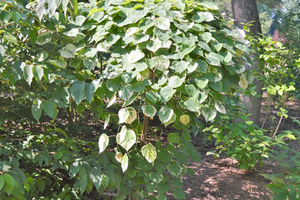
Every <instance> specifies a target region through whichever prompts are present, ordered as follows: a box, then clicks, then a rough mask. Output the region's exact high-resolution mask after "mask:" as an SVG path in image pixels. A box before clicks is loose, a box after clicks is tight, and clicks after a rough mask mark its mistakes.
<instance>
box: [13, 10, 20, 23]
mask: <svg viewBox="0 0 300 200" xmlns="http://www.w3.org/2000/svg"><path fill="white" fill-rule="evenodd" d="M11 18H12V19H13V20H14V21H15V23H16V24H17V23H18V22H19V21H20V18H21V14H20V13H19V12H18V11H14V12H13V13H12V16H11Z"/></svg>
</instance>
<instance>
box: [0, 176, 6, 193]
mask: <svg viewBox="0 0 300 200" xmlns="http://www.w3.org/2000/svg"><path fill="white" fill-rule="evenodd" d="M4 184H5V179H4V176H2V175H1V176H0V191H1V190H2V188H3V187H4Z"/></svg>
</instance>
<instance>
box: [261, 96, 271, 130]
mask: <svg viewBox="0 0 300 200" xmlns="http://www.w3.org/2000/svg"><path fill="white" fill-rule="evenodd" d="M269 98H270V101H269V105H268V109H267V113H266V116H265V119H264V122H263V124H262V125H261V128H262V129H263V128H264V126H265V123H266V121H267V118H268V115H269V113H270V108H271V104H272V95H270V97H269Z"/></svg>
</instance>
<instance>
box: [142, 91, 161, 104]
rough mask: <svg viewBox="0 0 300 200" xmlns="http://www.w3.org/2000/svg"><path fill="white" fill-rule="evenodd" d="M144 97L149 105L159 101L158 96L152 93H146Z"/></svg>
mask: <svg viewBox="0 0 300 200" xmlns="http://www.w3.org/2000/svg"><path fill="white" fill-rule="evenodd" d="M145 96H146V99H147V100H149V101H150V102H151V103H156V102H157V101H158V100H159V99H160V96H159V95H158V94H157V93H156V92H154V91H150V92H146V95H145Z"/></svg>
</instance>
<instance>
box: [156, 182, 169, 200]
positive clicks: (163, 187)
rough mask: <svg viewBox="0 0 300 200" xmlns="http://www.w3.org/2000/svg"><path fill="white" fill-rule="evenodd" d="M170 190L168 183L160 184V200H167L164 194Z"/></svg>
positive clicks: (158, 191)
mask: <svg viewBox="0 0 300 200" xmlns="http://www.w3.org/2000/svg"><path fill="white" fill-rule="evenodd" d="M169 189H170V187H169V184H168V183H165V182H160V183H159V184H158V185H157V193H159V194H160V195H159V197H158V199H167V198H166V197H165V196H164V195H162V194H164V193H166V192H168V191H169Z"/></svg>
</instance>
